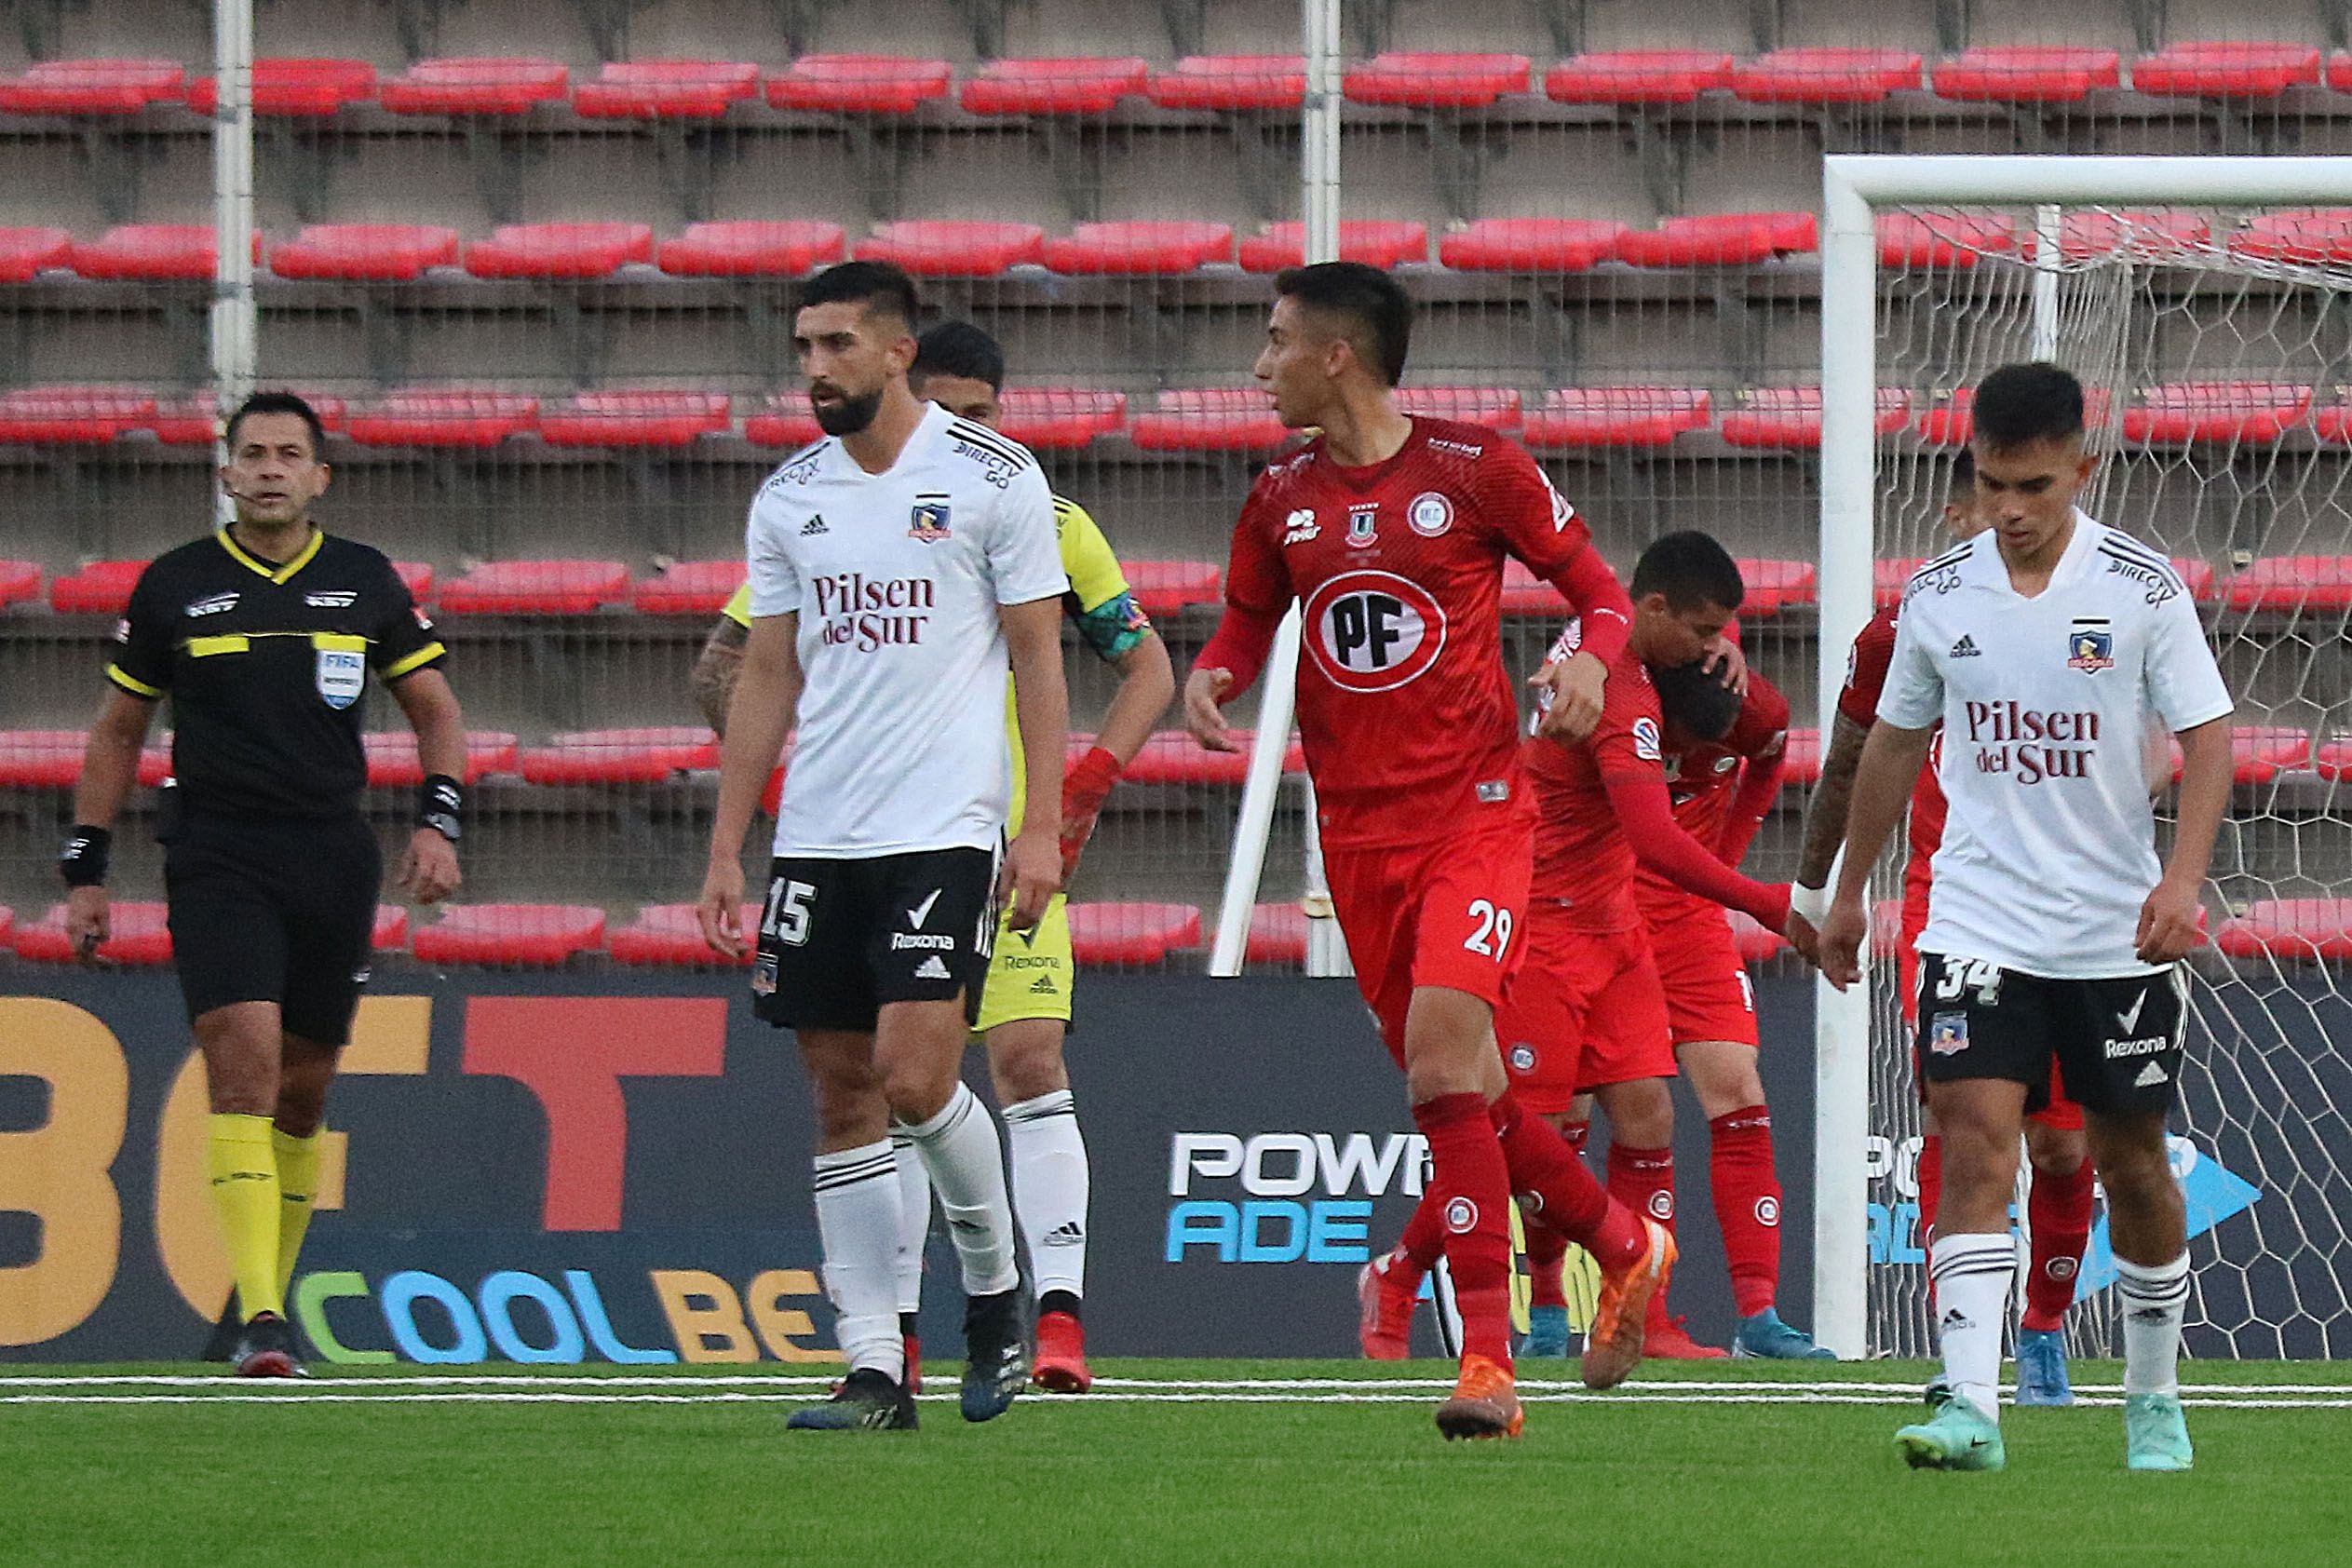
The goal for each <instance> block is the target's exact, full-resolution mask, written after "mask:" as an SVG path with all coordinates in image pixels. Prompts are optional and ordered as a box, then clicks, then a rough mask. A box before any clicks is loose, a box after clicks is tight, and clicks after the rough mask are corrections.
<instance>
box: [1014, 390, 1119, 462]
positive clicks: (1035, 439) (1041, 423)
mask: <svg viewBox="0 0 2352 1568" xmlns="http://www.w3.org/2000/svg"><path fill="white" fill-rule="evenodd" d="M1126 423H1127V394H1126V393H1124V392H1103V391H1098V390H1095V389H1094V388H1091V387H1085V386H1016V387H1012V388H1010V389H1009V390H1007V392H1006V394H1005V398H1004V412H1002V414H1001V415H1000V416H999V417H998V420H997V426H998V428H1000V429H1001V430H1003V431H1004V433H1005V434H1006V435H1007V436H1010V437H1011V438H1012V439H1014V440H1017V441H1019V442H1020V443H1021V445H1023V446H1025V447H1029V448H1032V449H1034V450H1036V451H1043V452H1051V451H1059V450H1064V449H1069V448H1074V447H1082V446H1086V445H1088V443H1090V442H1091V441H1093V439H1095V438H1096V437H1097V436H1107V435H1109V434H1110V433H1111V432H1112V431H1114V430H1116V429H1118V428H1119V427H1120V426H1123V425H1125V424H1126Z"/></svg>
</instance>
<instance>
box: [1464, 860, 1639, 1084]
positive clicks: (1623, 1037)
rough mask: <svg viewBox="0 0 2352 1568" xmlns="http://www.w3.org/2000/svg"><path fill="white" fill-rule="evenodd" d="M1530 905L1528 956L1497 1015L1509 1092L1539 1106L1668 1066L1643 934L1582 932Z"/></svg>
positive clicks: (1633, 931) (1636, 930)
mask: <svg viewBox="0 0 2352 1568" xmlns="http://www.w3.org/2000/svg"><path fill="white" fill-rule="evenodd" d="M1555 907H1556V906H1550V905H1546V904H1542V903H1538V904H1537V905H1536V906H1535V908H1534V910H1533V911H1531V912H1530V913H1529V927H1530V928H1529V930H1528V933H1527V956H1526V958H1525V960H1524V961H1523V962H1522V963H1521V965H1520V969H1519V973H1518V975H1517V976H1515V977H1514V978H1513V979H1512V980H1511V988H1510V991H1509V993H1508V994H1507V995H1506V996H1505V997H1504V998H1503V1006H1502V1007H1501V1008H1500V1009H1498V1010H1497V1011H1496V1013H1495V1015H1494V1041H1495V1044H1496V1045H1497V1046H1499V1047H1500V1048H1501V1049H1502V1052H1503V1069H1504V1071H1505V1072H1506V1073H1507V1074H1509V1075H1510V1080H1511V1095H1512V1097H1513V1098H1514V1099H1516V1100H1517V1101H1518V1102H1520V1104H1521V1105H1522V1106H1524V1107H1525V1108H1526V1109H1528V1110H1530V1111H1533V1112H1535V1113H1536V1114H1538V1115H1557V1114H1559V1113H1560V1112H1562V1111H1565V1110H1567V1109H1568V1107H1569V1105H1570V1103H1571V1102H1574V1101H1575V1098H1576V1096H1577V1095H1578V1094H1580V1093H1583V1092H1584V1091H1585V1090H1587V1089H1593V1088H1601V1087H1602V1085H1604V1084H1621V1083H1625V1082H1628V1081H1629V1080H1630V1079H1634V1078H1670V1077H1672V1076H1673V1075H1674V1043H1673V1041H1672V1039H1671V1038H1670V1037H1669V1034H1668V1031H1667V1019H1666V995H1665V993H1664V992H1663V991H1662V990H1661V989H1660V988H1659V985H1658V976H1657V964H1656V960H1655V959H1654V958H1653V957H1652V956H1651V954H1650V939H1649V933H1648V932H1647V931H1646V930H1644V929H1643V928H1642V927H1641V926H1634V927H1633V928H1632V929H1631V930H1629V931H1579V930H1575V929H1574V928H1572V927H1569V926H1564V925H1560V924H1557V923H1556V922H1554V921H1552V920H1548V919H1547V918H1546V912H1547V910H1548V909H1551V908H1555Z"/></svg>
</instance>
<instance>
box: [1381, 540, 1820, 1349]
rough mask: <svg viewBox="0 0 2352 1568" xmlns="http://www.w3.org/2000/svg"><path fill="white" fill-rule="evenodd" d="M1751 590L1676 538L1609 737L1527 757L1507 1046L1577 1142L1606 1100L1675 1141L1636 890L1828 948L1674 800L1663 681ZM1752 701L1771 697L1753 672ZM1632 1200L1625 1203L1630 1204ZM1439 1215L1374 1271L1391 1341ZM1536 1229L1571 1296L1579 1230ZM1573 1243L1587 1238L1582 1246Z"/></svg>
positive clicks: (1648, 566) (1648, 606) (1644, 572)
mask: <svg viewBox="0 0 2352 1568" xmlns="http://www.w3.org/2000/svg"><path fill="white" fill-rule="evenodd" d="M1744 591H1745V590H1744V587H1743V585H1742V584H1741V582H1740V579H1739V571H1738V568H1737V566H1736V565H1735V564H1733V562H1732V560H1731V557H1730V556H1729V555H1728V554H1727V553H1725V552H1724V550H1723V547H1722V546H1721V545H1720V544H1718V543H1716V541H1715V540H1713V539H1711V538H1710V537H1709V536H1707V535H1706V534H1698V533H1682V534H1668V535H1667V536H1666V537H1664V538H1662V539H1660V540H1658V541H1657V542H1656V544H1654V545H1652V546H1651V547H1649V549H1647V550H1645V551H1644V552H1643V553H1642V560H1641V561H1640V563H1639V564H1637V565H1636V567H1635V568H1634V577H1633V593H1634V600H1635V610H1634V620H1633V630H1632V635H1631V638H1630V640H1629V644H1628V646H1627V648H1626V649H1625V650H1624V651H1623V652H1622V653H1621V654H1619V655H1618V656H1617V658H1616V660H1615V662H1614V663H1613V664H1612V665H1611V667H1610V673H1609V683H1608V688H1607V698H1606V701H1605V703H1604V705H1603V708H1602V717H1601V720H1600V723H1598V724H1597V725H1596V727H1595V728H1594V730H1593V732H1592V734H1591V736H1590V737H1588V739H1587V740H1586V741H1584V742H1583V743H1582V744H1580V745H1575V746H1570V747H1562V746H1560V745H1558V744H1555V743H1553V742H1551V741H1548V740H1542V739H1537V740H1532V741H1530V742H1528V744H1527V748H1526V753H1525V756H1526V763H1527V768H1528V771H1529V773H1530V774H1531V775H1532V776H1533V777H1534V780H1535V791H1536V804H1537V809H1538V811H1539V813H1540V825H1539V827H1538V829H1537V832H1536V840H1535V866H1534V897H1533V899H1532V901H1531V904H1530V907H1529V911H1528V918H1527V933H1526V941H1527V957H1526V962H1525V966H1524V967H1523V968H1522V969H1521V972H1520V974H1519V976H1518V978H1517V979H1516V980H1514V981H1513V982H1512V986H1511V990H1510V994H1509V995H1508V997H1507V999H1506V1000H1505V1003H1504V1006H1503V1008H1502V1012H1501V1015H1500V1017H1499V1019H1498V1021H1497V1029H1498V1040H1499V1045H1500V1048H1501V1050H1502V1052H1503V1057H1504V1062H1505V1066H1506V1068H1507V1072H1508V1075H1509V1077H1510V1081H1511V1085H1512V1090H1513V1093H1514V1094H1515V1095H1516V1097H1517V1098H1518V1100H1519V1102H1520V1103H1521V1105H1522V1106H1524V1107H1525V1108H1527V1109H1528V1110H1531V1111H1534V1112H1536V1113H1538V1114H1539V1115H1543V1116H1544V1117H1546V1118H1547V1119H1548V1120H1551V1121H1553V1122H1554V1123H1555V1125H1558V1126H1561V1128H1562V1129H1563V1130H1567V1131H1571V1132H1572V1133H1573V1134H1574V1136H1572V1137H1571V1143H1572V1146H1573V1145H1575V1142H1576V1141H1577V1138H1578V1137H1580V1136H1581V1131H1582V1128H1581V1121H1582V1117H1581V1115H1579V1114H1578V1113H1577V1111H1576V1110H1575V1106H1576V1103H1577V1102H1578V1097H1579V1095H1580V1094H1582V1093H1588V1092H1589V1093H1597V1094H1598V1095H1599V1096H1600V1097H1601V1098H1602V1102H1603V1104H1604V1105H1605V1106H1607V1107H1608V1108H1610V1110H1611V1126H1612V1128H1613V1129H1615V1132H1616V1135H1617V1137H1618V1139H1619V1141H1621V1142H1622V1141H1625V1139H1626V1137H1627V1133H1628V1130H1629V1129H1634V1128H1637V1127H1640V1128H1645V1129H1646V1128H1650V1127H1652V1126H1654V1125H1660V1124H1662V1125H1663V1126H1664V1128H1665V1129H1666V1132H1665V1133H1664V1134H1663V1135H1660V1136H1659V1137H1658V1139H1657V1142H1659V1143H1661V1144H1663V1143H1665V1142H1667V1141H1668V1140H1669V1139H1670V1136H1671V1129H1672V1119H1671V1115H1672V1113H1671V1102H1670V1101H1669V1100H1668V1098H1667V1086H1666V1080H1667V1079H1669V1078H1670V1077H1672V1076H1673V1075H1674V1071H1675V1062H1674V1048H1673V1041H1672V1034H1671V1030H1670V1026H1669V1009H1668V1000H1667V993H1666V991H1665V988H1664V986H1663V983H1662V981H1661V979H1660V975H1659V969H1658V965H1657V961H1656V958H1655V957H1654V956H1653V942H1652V938H1651V935H1650V929H1649V927H1648V926H1647V925H1646V924H1645V923H1644V922H1643V920H1642V912H1641V910H1640V907H1639V905H1638V904H1637V902H1636V900H1635V897H1634V893H1633V887H1634V883H1635V879H1636V874H1637V871H1639V872H1646V873H1648V874H1650V875H1653V876H1656V877H1657V878H1659V879H1661V880H1662V881H1663V882H1665V883H1666V884H1667V885H1671V886H1674V887H1676V888H1678V889H1683V890H1687V891H1688V892H1689V893H1691V894H1693V895H1695V896H1696V897H1699V898H1703V899H1712V900H1714V905H1711V906H1710V907H1715V908H1716V912H1717V918H1718V919H1719V920H1720V919H1721V917H1722V916H1721V909H1720V907H1719V906H1722V905H1729V906H1730V907H1733V908H1737V909H1741V910H1744V911H1746V912H1748V913H1750V915H1752V916H1753V917H1754V918H1756V919H1757V920H1758V921H1760V922H1762V923H1764V924H1765V925H1767V926H1771V927H1772V928H1774V929H1779V930H1786V931H1787V932H1788V933H1789V935H1790V936H1791V939H1792V940H1794V941H1795V942H1796V943H1797V945H1798V946H1799V948H1800V949H1801V950H1808V951H1809V949H1810V947H1811V943H1812V938H1813V932H1812V929H1811V927H1810V926H1807V925H1806V924H1805V922H1804V921H1802V920H1801V919H1792V918H1791V912H1790V909H1789V890H1788V888H1787V887H1786V886H1767V885H1762V884H1759V883H1755V882H1751V881H1750V880H1749V879H1747V878H1746V877H1743V876H1741V875H1739V874H1738V873H1737V872H1736V871H1734V870H1732V869H1731V868H1730V867H1728V866H1726V865H1724V864H1723V862H1722V861H1721V860H1720V859H1718V858H1716V854H1715V853H1714V851H1713V849H1712V848H1711V846H1710V845H1705V844H1702V843H1701V842H1700V841H1699V840H1697V839H1696V838H1694V837H1693V836H1692V835H1691V834H1690V833H1689V832H1688V831H1685V830H1684V828H1683V826H1681V825H1680V824H1679V823H1678V822H1677V820H1676V818H1675V814H1674V808H1673V804H1672V801H1671V798H1670V796H1669V791H1668V788H1667V773H1666V769H1665V766H1664V762H1663V757H1664V750H1663V746H1664V740H1663V728H1664V714H1663V711H1662V710H1661V708H1660V704H1659V699H1658V695H1657V692H1656V687H1655V685H1654V672H1655V671H1679V670H1684V669H1696V661H1697V660H1698V659H1699V658H1700V657H1701V656H1702V655H1703V654H1704V653H1705V652H1706V650H1707V648H1708V647H1709V645H1710V640H1712V639H1714V638H1716V637H1718V636H1719V635H1720V633H1721V631H1722V629H1723V625H1724V623H1725V622H1726V621H1727V620H1728V619H1729V617H1730V615H1731V614H1732V612H1733V611H1734V610H1735V609H1737V607H1738V604H1739V601H1740V600H1741V598H1742V597H1743V596H1744ZM1580 643H1581V630H1580V629H1578V628H1571V629H1570V630H1569V631H1568V632H1567V633H1566V634H1565V635H1563V636H1562V637H1561V641H1560V642H1559V643H1558V644H1556V645H1555V647H1554V649H1553V656H1554V657H1555V658H1566V657H1570V656H1574V655H1575V653H1576V652H1577V651H1578V649H1579V647H1580ZM1755 689H1756V681H1755V677H1754V676H1753V675H1752V674H1751V675H1750V691H1753V690H1755ZM1766 689H1767V690H1768V688H1766ZM1760 700H1766V699H1760ZM1767 706H1768V701H1767ZM1644 1152H1654V1151H1647V1150H1645V1151H1644ZM1612 1164H1613V1175H1614V1173H1615V1164H1616V1162H1615V1160H1614V1159H1613V1162H1612ZM1612 1186H1613V1189H1614V1188H1617V1186H1618V1183H1615V1182H1614V1181H1613V1183H1612ZM1669 1191H1670V1189H1669ZM1626 1196H1627V1193H1626V1192H1625V1191H1624V1190H1616V1191H1615V1197H1616V1198H1617V1200H1618V1201H1619V1202H1620V1203H1623V1202H1624V1201H1625V1199H1626ZM1642 1196H1643V1197H1644V1198H1645V1199H1647V1198H1648V1197H1649V1196H1650V1194H1649V1193H1648V1192H1647V1191H1645V1192H1644V1193H1643V1195H1642ZM1437 1214H1438V1210H1437V1209H1436V1207H1435V1206H1434V1205H1433V1203H1432V1202H1431V1201H1430V1199H1429V1198H1427V1197H1426V1196H1425V1197H1424V1199H1423V1202H1422V1206H1421V1208H1420V1209H1419V1210H1417V1211H1416V1212H1415V1214H1414V1216H1413V1223H1411V1224H1410V1225H1408V1226H1407V1227H1406V1232H1405V1237H1404V1239H1403V1240H1402V1241H1401V1242H1400V1243H1399V1246H1398V1248H1397V1250H1395V1251H1393V1252H1391V1253H1389V1254H1387V1255H1386V1257H1384V1258H1382V1259H1381V1260H1379V1261H1378V1262H1377V1263H1376V1264H1375V1265H1374V1267H1373V1269H1372V1281H1373V1283H1372V1307H1373V1308H1374V1309H1375V1310H1374V1311H1373V1312H1372V1313H1368V1319H1369V1318H1374V1317H1376V1318H1377V1319H1378V1323H1379V1325H1380V1326H1382V1327H1384V1328H1386V1330H1387V1334H1386V1336H1385V1337H1387V1338H1400V1337H1401V1335H1400V1333H1399V1331H1398V1326H1399V1325H1401V1324H1403V1323H1406V1322H1409V1321H1410V1316H1411V1304H1412V1301H1413V1294H1414V1293H1415V1292H1416V1291H1418V1289H1419V1286H1420V1281H1421V1277H1422V1275H1423V1274H1424V1273H1425V1272H1426V1270H1427V1269H1428V1268H1429V1267H1430V1266H1431V1265H1432V1264H1435V1262H1436V1261H1437V1256H1438V1249H1437V1245H1436V1232H1437V1224H1436V1219H1437ZM1648 1217H1649V1219H1650V1222H1651V1223H1656V1224H1663V1223H1665V1222H1666V1221H1667V1220H1668V1219H1669V1218H1670V1217H1671V1209H1670V1207H1669V1208H1667V1209H1664V1210H1661V1209H1659V1208H1657V1207H1656V1206H1652V1207H1650V1209H1649V1215H1648ZM1530 1219H1531V1221H1532V1222H1534V1223H1530V1225H1529V1226H1528V1233H1529V1237H1530V1245H1529V1254H1530V1258H1531V1261H1534V1263H1535V1264H1536V1266H1537V1268H1538V1270H1539V1277H1540V1273H1541V1272H1542V1266H1543V1265H1542V1260H1543V1259H1544V1258H1546V1257H1548V1259H1549V1260H1550V1267H1549V1270H1548V1272H1549V1274H1550V1276H1551V1278H1552V1279H1553V1281H1555V1282H1556V1281H1557V1279H1558V1277H1559V1263H1560V1258H1561V1252H1562V1250H1563V1246H1562V1245H1561V1244H1559V1243H1557V1242H1556V1239H1555V1238H1556V1237H1557V1234H1558V1232H1559V1231H1561V1229H1562V1228H1563V1227H1561V1226H1560V1225H1558V1224H1557V1223H1555V1222H1556V1220H1557V1216H1556V1215H1554V1214H1553V1213H1552V1212H1551V1211H1550V1210H1548V1209H1546V1208H1541V1207H1536V1206H1531V1214H1530ZM1567 1239H1576V1238H1575V1236H1574V1233H1573V1232H1571V1233H1570V1234H1569V1236H1568V1237H1567ZM1658 1293H1662V1292H1654V1293H1653V1295H1652V1298H1651V1299H1652V1301H1653V1303H1655V1302H1656V1298H1657V1294H1658ZM1539 1299H1540V1298H1539ZM1547 1304H1558V1305H1561V1306H1562V1307H1563V1319H1564V1303H1561V1302H1560V1301H1559V1299H1558V1298H1557V1297H1553V1298H1552V1300H1551V1301H1550V1302H1548V1303H1547ZM1368 1326H1369V1325H1368ZM1365 1337H1366V1352H1367V1354H1370V1355H1374V1356H1379V1355H1382V1354H1385V1353H1386V1350H1387V1347H1386V1345H1383V1344H1382V1343H1380V1341H1381V1339H1382V1337H1384V1336H1380V1335H1375V1334H1372V1333H1367V1335H1366V1336H1365ZM1645 1339H1646V1336H1645ZM1396 1350H1397V1353H1399V1354H1400V1353H1401V1345H1398V1346H1397V1347H1396Z"/></svg>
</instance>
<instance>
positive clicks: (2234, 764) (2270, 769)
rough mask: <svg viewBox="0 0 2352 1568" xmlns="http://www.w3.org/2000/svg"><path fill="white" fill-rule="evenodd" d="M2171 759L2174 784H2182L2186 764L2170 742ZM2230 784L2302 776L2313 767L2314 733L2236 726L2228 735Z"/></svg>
mask: <svg viewBox="0 0 2352 1568" xmlns="http://www.w3.org/2000/svg"><path fill="white" fill-rule="evenodd" d="M2167 747H2168V750H2170V753H2171V756H2172V782H2174V783H2175V784H2178V783H2179V782H2180V781H2181V774H2182V770H2183V766H2184V765H2185V764H2184V760H2183V756H2182V753H2181V743H2180V742H2179V741H2178V740H2171V741H2169V742H2167ZM2229 750H2230V764H2231V765H2230V781H2231V782H2232V783H2234V784H2267V783H2269V782H2270V781H2271V780H2272V779H2274V778H2277V777H2278V776H2279V775H2280V774H2282V773H2303V772H2306V771H2310V770H2312V769H2313V767H2314V764H2313V762H2312V755H2311V732H2310V731H2309V730H2305V729H2297V728H2295V727H2294V726H2293V725H2291V724H2236V725H2233V726H2231V728H2230V732H2229Z"/></svg>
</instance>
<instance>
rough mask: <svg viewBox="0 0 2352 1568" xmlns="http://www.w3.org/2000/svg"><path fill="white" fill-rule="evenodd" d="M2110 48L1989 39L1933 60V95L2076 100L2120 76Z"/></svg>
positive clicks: (2030, 100)
mask: <svg viewBox="0 0 2352 1568" xmlns="http://www.w3.org/2000/svg"><path fill="white" fill-rule="evenodd" d="M2122 67H2123V57H2122V56H2120V55H2118V54H2117V53H2116V52H2115V50H2113V49H2086V48H2073V47H2066V46H2063V45H2055V46H2053V45H2038V44H2027V45H2021V46H2020V45H2007V46H2004V45H1993V46H1989V47H1981V48H1973V49H1967V50H1964V51H1963V52H1962V53H1961V54H1960V55H1959V57H1958V58H1956V59H1953V60H1947V61H1944V62H1943V63H1941V64H1940V65H1938V66H1936V67H1935V68H1934V69H1933V70H1932V71H1931V72H1930V73H1929V74H1930V75H1931V76H1932V77H1933V80H1934V86H1935V91H1936V96H1937V97H1938V98H1945V99H1950V100H1953V101H1955V102H1961V103H2079V102H2081V101H2083V100H2084V99H2086V98H2088V97H2089V96H2090V94H2091V91H2092V89H2094V88H2112V87H2114V86H2115V85H2116V84H2117V83H2118V82H2120V81H2121V80H2122V79H2123V70H2122Z"/></svg>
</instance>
